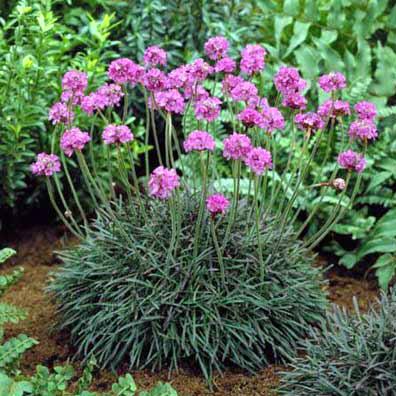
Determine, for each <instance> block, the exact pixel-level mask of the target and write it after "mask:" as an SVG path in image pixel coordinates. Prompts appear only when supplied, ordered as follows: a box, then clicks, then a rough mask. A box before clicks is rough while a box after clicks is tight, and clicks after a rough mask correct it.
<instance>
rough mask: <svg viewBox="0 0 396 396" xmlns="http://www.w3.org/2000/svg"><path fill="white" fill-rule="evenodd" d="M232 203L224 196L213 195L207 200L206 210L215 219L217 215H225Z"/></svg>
mask: <svg viewBox="0 0 396 396" xmlns="http://www.w3.org/2000/svg"><path fill="white" fill-rule="evenodd" d="M229 206H230V201H229V200H228V199H227V198H226V197H225V196H224V195H223V194H212V195H209V196H208V197H207V198H206V208H207V209H208V211H209V213H210V214H211V215H212V218H214V217H215V216H216V215H217V214H219V213H221V214H225V213H226V211H227V209H228V207H229Z"/></svg>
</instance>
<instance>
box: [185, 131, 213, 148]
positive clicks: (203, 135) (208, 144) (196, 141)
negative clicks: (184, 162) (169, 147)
mask: <svg viewBox="0 0 396 396" xmlns="http://www.w3.org/2000/svg"><path fill="white" fill-rule="evenodd" d="M183 147H184V150H186V152H187V153H188V152H190V151H194V150H195V151H204V150H208V151H213V150H214V149H215V147H216V142H215V140H214V139H213V137H212V136H211V135H210V134H209V133H208V132H206V131H193V132H191V133H190V134H189V135H188V137H187V139H186V140H185V141H184V143H183Z"/></svg>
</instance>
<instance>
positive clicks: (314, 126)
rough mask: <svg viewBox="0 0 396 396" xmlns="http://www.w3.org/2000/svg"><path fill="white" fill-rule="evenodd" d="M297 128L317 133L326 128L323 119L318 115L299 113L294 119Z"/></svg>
mask: <svg viewBox="0 0 396 396" xmlns="http://www.w3.org/2000/svg"><path fill="white" fill-rule="evenodd" d="M294 122H295V123H296V124H297V127H298V128H299V129H301V130H303V131H310V132H311V133H312V132H316V131H317V130H318V129H323V128H324V122H323V120H322V118H321V117H320V116H319V115H318V114H316V113H312V112H309V113H299V114H297V115H296V116H295V117H294Z"/></svg>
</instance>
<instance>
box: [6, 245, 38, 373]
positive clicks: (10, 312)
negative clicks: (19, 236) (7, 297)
mask: <svg viewBox="0 0 396 396" xmlns="http://www.w3.org/2000/svg"><path fill="white" fill-rule="evenodd" d="M15 253H16V252H15V250H13V249H10V248H4V249H1V250H0V264H2V263H4V262H5V261H6V260H8V259H9V258H10V257H12V256H13V255H14V254H15ZM22 275H23V268H19V269H16V270H14V271H13V272H12V273H11V274H8V275H0V296H1V295H3V294H4V292H5V291H6V290H7V289H9V288H10V287H11V286H12V285H14V284H15V283H16V282H17V281H18V280H19V279H20V278H21V276H22ZM25 317H26V313H25V312H24V311H23V310H21V309H19V308H17V307H14V306H13V305H10V304H6V303H0V341H2V340H3V337H4V325H5V324H6V323H18V322H19V321H20V320H23V319H25ZM36 344H37V341H36V340H33V339H32V338H29V337H27V336H26V335H24V334H20V335H19V336H17V337H14V338H10V339H9V340H7V341H5V342H3V343H2V344H1V345H0V373H2V372H10V371H15V370H16V369H17V367H18V364H19V360H20V358H21V356H22V355H23V353H24V352H25V351H26V350H28V349H30V348H31V347H32V346H34V345H36Z"/></svg>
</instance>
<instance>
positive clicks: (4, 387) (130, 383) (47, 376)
mask: <svg viewBox="0 0 396 396" xmlns="http://www.w3.org/2000/svg"><path fill="white" fill-rule="evenodd" d="M95 365H96V363H95V361H94V360H93V359H91V360H90V361H89V362H88V364H87V366H86V367H85V368H84V371H83V374H82V376H81V377H80V378H79V379H78V380H77V381H73V379H74V378H75V374H76V373H75V371H74V369H73V367H72V366H70V365H66V366H57V367H55V368H54V369H53V371H50V370H49V369H48V368H47V367H45V366H41V365H38V366H37V367H36V373H35V374H33V375H32V376H24V375H22V374H20V373H19V374H17V375H15V376H9V375H7V374H5V373H3V372H0V396H23V395H32V396H135V395H136V396H137V393H136V391H137V387H136V384H135V381H134V380H133V378H132V376H131V375H130V374H126V375H125V376H123V377H119V378H118V380H117V382H116V383H114V384H113V385H112V387H111V391H109V392H93V391H90V390H89V388H90V387H91V385H92V379H93V369H94V367H95ZM139 396H177V392H176V391H175V390H174V389H173V388H172V386H171V385H170V384H168V383H166V384H162V383H159V384H158V385H157V386H155V387H154V388H153V389H152V390H150V391H147V392H146V391H142V392H139Z"/></svg>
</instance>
